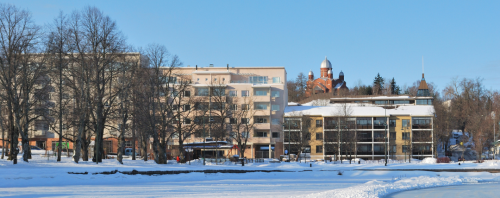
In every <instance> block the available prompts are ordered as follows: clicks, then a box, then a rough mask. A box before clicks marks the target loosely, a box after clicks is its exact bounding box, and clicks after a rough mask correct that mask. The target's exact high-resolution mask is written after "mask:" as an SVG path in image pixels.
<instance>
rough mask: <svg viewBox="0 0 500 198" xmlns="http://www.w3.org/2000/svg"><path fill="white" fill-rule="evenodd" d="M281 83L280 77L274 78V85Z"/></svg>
mask: <svg viewBox="0 0 500 198" xmlns="http://www.w3.org/2000/svg"><path fill="white" fill-rule="evenodd" d="M279 83H281V80H280V77H273V84H279Z"/></svg>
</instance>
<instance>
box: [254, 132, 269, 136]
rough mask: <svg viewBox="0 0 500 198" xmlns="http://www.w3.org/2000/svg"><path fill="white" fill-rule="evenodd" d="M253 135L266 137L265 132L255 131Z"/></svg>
mask: <svg viewBox="0 0 500 198" xmlns="http://www.w3.org/2000/svg"><path fill="white" fill-rule="evenodd" d="M254 135H255V137H267V132H262V131H257V132H255V134H254Z"/></svg>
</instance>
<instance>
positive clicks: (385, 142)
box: [384, 108, 387, 166]
mask: <svg viewBox="0 0 500 198" xmlns="http://www.w3.org/2000/svg"><path fill="white" fill-rule="evenodd" d="M384 109H385V108H384ZM384 128H385V135H384V147H385V149H384V151H385V166H387V109H385V123H384Z"/></svg>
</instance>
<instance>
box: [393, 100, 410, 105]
mask: <svg viewBox="0 0 500 198" xmlns="http://www.w3.org/2000/svg"><path fill="white" fill-rule="evenodd" d="M390 103H391V104H410V101H409V100H391V101H390Z"/></svg>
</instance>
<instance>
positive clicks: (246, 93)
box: [241, 90, 250, 97]
mask: <svg viewBox="0 0 500 198" xmlns="http://www.w3.org/2000/svg"><path fill="white" fill-rule="evenodd" d="M248 96H250V95H249V94H248V90H243V91H241V97H248Z"/></svg>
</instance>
